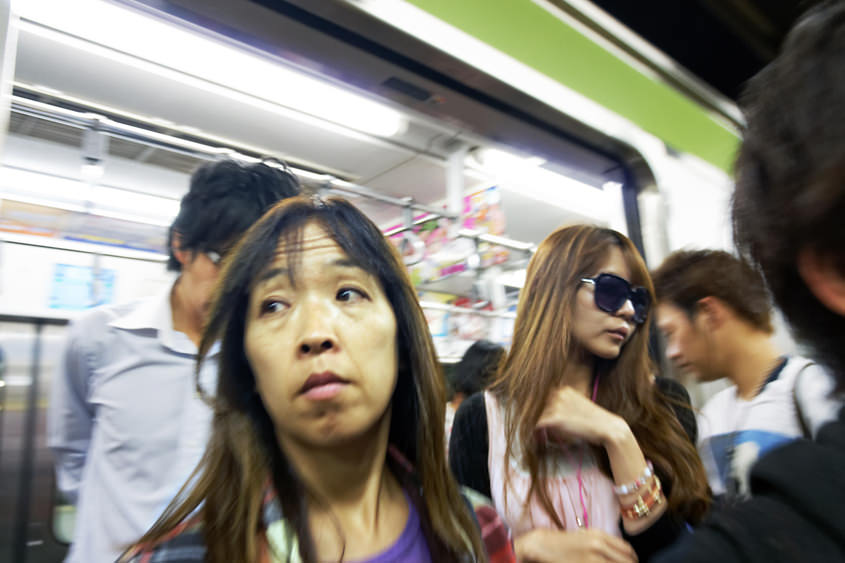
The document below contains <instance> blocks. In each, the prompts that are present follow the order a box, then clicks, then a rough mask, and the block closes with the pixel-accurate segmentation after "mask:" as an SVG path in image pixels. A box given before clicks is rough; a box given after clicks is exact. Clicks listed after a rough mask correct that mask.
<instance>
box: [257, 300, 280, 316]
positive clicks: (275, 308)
mask: <svg viewBox="0 0 845 563" xmlns="http://www.w3.org/2000/svg"><path fill="white" fill-rule="evenodd" d="M285 307H286V305H285V303H284V302H282V301H279V300H278V299H267V300H266V301H264V302H263V303H261V311H260V313H261V314H262V315H268V314H273V313H278V312H280V311H283V310H284V309H285Z"/></svg>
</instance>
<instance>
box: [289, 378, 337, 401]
mask: <svg viewBox="0 0 845 563" xmlns="http://www.w3.org/2000/svg"><path fill="white" fill-rule="evenodd" d="M348 384H349V381H347V380H346V379H343V378H342V377H340V376H339V375H336V374H334V373H332V372H330V371H327V372H323V373H312V374H311V375H309V376H308V379H306V380H305V383H303V384H302V387H301V388H300V389H299V394H300V395H304V396H305V397H306V398H308V399H311V400H314V401H325V400H327V399H332V398H334V397H336V396H337V394H338V393H340V392H341V391H342V390H343V388H344V387H346V386H347V385H348Z"/></svg>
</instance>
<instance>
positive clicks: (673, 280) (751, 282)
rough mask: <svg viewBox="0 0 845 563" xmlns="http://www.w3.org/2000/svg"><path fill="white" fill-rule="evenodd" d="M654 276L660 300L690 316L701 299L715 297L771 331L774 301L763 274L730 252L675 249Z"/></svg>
mask: <svg viewBox="0 0 845 563" xmlns="http://www.w3.org/2000/svg"><path fill="white" fill-rule="evenodd" d="M651 279H652V281H653V282H654V291H655V293H656V294H657V300H658V301H660V302H663V303H669V304H672V305H675V306H676V307H678V308H680V309H682V310H683V311H684V312H685V313H686V314H687V315H688V316H689V317H690V319H692V318H693V317H695V314H696V313H697V312H698V302H699V300H701V299H703V298H705V297H716V298H718V299H719V300H720V301H722V302H723V303H725V304H726V305H728V306H729V307H730V308H731V309H732V310H733V311H734V312H735V313H736V314H737V315H738V316H739V317H740V318H741V319H743V320H745V321H746V322H747V323H749V324H750V325H751V326H752V327H754V328H755V329H757V330H760V331H763V332H768V333H771V332H772V318H771V317H772V315H771V303H770V301H769V294H768V292H767V291H766V284H765V282H764V281H763V278H762V276H761V275H760V273H759V272H758V271H757V270H755V269H754V268H752V267H751V266H749V265H748V264H747V263H746V262H743V261H742V260H740V259H738V258H737V257H735V256H733V255H731V254H728V253H727V252H724V251H722V250H680V251H677V252H673V253H672V254H670V255H669V256H668V257H667V258H666V260H664V261H663V264H661V265H660V267H659V268H657V270H655V271H654V272H653V273H652V275H651Z"/></svg>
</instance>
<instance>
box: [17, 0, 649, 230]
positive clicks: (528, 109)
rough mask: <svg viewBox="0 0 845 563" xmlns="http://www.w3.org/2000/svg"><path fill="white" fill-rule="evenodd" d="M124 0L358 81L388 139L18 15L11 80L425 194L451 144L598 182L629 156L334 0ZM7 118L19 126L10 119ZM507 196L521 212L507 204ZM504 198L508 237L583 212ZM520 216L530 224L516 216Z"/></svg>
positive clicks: (379, 216) (153, 155) (479, 183)
mask: <svg viewBox="0 0 845 563" xmlns="http://www.w3.org/2000/svg"><path fill="white" fill-rule="evenodd" d="M122 3H123V4H128V5H130V6H131V7H133V8H134V9H141V10H147V11H149V10H152V11H153V12H155V14H156V15H157V16H158V17H164V18H165V19H167V18H169V19H173V18H174V17H176V18H178V19H179V20H180V22H181V24H182V25H183V26H184V25H189V24H186V23H185V22H186V21H189V22H192V23H191V25H200V26H202V27H203V28H206V29H212V30H215V31H216V32H218V33H222V34H224V35H225V36H227V37H228V38H231V39H234V40H236V41H238V42H239V45H241V43H243V44H248V45H249V46H250V47H249V48H251V49H254V50H255V49H257V50H260V52H261V54H262V56H263V57H265V58H266V57H268V55H269V56H270V57H271V58H270V59H269V60H273V59H272V57H275V58H276V60H277V61H278V62H279V63H280V64H282V65H288V66H290V65H295V66H297V67H299V68H301V69H307V70H308V71H310V72H313V73H319V74H320V75H321V76H323V77H328V78H329V79H331V80H335V81H337V82H338V83H341V84H343V85H345V86H346V87H351V88H357V89H358V90H359V91H361V92H365V93H367V94H368V95H370V96H372V97H374V98H376V99H378V100H380V101H382V102H384V103H386V104H388V105H392V106H393V107H394V108H397V109H399V110H400V111H401V112H402V113H403V115H404V116H405V118H406V119H407V127H406V128H405V129H404V130H403V131H401V132H399V133H397V134H396V135H394V136H392V137H379V136H376V135H372V134H366V133H360V132H356V131H352V130H350V129H345V128H342V127H338V126H327V125H325V123H323V124H320V123H317V121H316V120H314V119H309V118H307V117H306V118H303V117H302V116H301V115H299V116H297V115H294V114H293V113H292V112H285V111H278V107H271V106H272V104H263V103H256V102H255V100H250V99H246V98H244V97H243V96H238V95H235V94H233V93H232V92H231V91H227V90H226V89H225V88H219V87H215V85H214V84H212V85H210V86H209V84H205V83H202V81H201V80H195V79H193V78H192V77H186V76H178V73H174V72H167V71H166V69H165V70H164V71H162V69H160V68H153V67H154V65H149V64H140V65H139V64H130V63H131V61H130V62H127V57H126V56H125V55H121V54H118V53H114V52H109V51H108V49H106V48H104V47H101V46H96V45H93V44H91V43H90V42H88V43H86V42H85V40H79V39H76V40H73V41H63V40H60V39H57V37H56V36H57V34H56V33H54V32H51V33H42V32H41V31H40V29H39V28H38V26H37V25H29V26H24V28H23V29H22V30H21V32H20V39H19V45H18V58H17V62H16V77H15V79H16V82H17V85H18V89H19V90H27V91H30V92H40V93H45V92H46V93H50V92H52V93H53V94H54V95H55V97H56V99H63V100H78V101H79V102H80V104H81V105H82V106H84V105H85V104H89V105H90V108H91V110H92V111H103V112H105V113H107V114H109V115H117V114H126V115H128V116H131V117H132V118H136V119H138V120H141V121H144V120H146V121H149V122H150V123H155V124H158V126H159V129H161V128H162V127H164V128H166V127H167V124H171V125H173V127H174V128H178V129H179V130H180V131H188V130H193V131H196V133H197V135H200V136H202V137H205V138H208V139H214V138H217V139H221V140H225V141H227V142H231V143H233V144H235V145H237V146H239V147H246V148H250V149H253V150H254V153H255V152H257V153H267V152H269V153H271V154H274V155H279V156H283V157H285V158H287V159H289V160H290V161H291V162H292V163H294V164H296V165H299V166H302V167H303V168H308V169H311V170H317V171H324V172H327V173H330V174H333V175H335V176H337V177H340V178H343V179H348V180H351V181H353V182H358V183H363V184H365V185H367V186H368V187H370V188H372V189H375V190H377V191H380V192H383V193H385V194H387V195H392V196H397V197H405V196H410V197H412V198H414V199H415V200H417V201H419V202H421V203H428V204H438V203H439V202H442V201H443V199H444V197H445V195H446V158H447V157H448V155H449V154H450V153H452V152H454V151H455V150H456V149H457V148H460V147H463V148H471V147H473V146H478V145H490V144H497V143H498V144H499V146H506V147H510V148H512V149H514V150H516V151H522V152H523V153H524V154H531V155H536V156H539V157H542V158H545V159H547V161H548V162H547V164H546V165H545V166H546V167H547V168H549V169H552V170H555V171H557V172H560V173H563V174H566V175H568V176H570V177H572V178H575V179H577V180H580V181H581V182H583V183H585V184H588V185H592V186H594V187H597V188H598V187H601V186H602V185H603V183H604V182H605V181H607V180H609V179H610V180H618V179H619V176H620V162H621V160H623V159H625V158H627V157H629V156H630V155H631V153H632V151H631V150H630V148H628V147H627V146H624V145H622V144H620V143H618V142H617V141H615V140H613V139H610V138H608V137H606V136H604V135H602V134H599V133H597V132H595V131H592V130H589V129H587V128H585V127H584V126H583V125H581V124H579V123H578V122H576V121H575V120H574V119H572V118H569V117H568V116H565V115H563V114H561V113H560V112H559V111H557V110H555V109H553V108H549V107H547V106H545V105H543V104H541V103H538V102H536V100H533V99H532V98H530V97H528V96H527V95H525V94H524V93H522V92H520V91H518V90H517V89H515V88H513V87H512V86H510V85H508V84H504V83H501V82H499V81H497V80H495V79H493V78H491V77H489V76H487V75H485V74H483V73H481V72H479V71H477V70H476V69H473V68H471V67H469V66H468V65H466V64H464V63H461V62H459V61H457V60H456V59H454V58H452V57H451V56H449V55H448V54H446V53H442V52H439V51H437V50H436V49H434V48H433V47H431V46H428V45H424V44H422V43H420V42H418V41H415V40H412V39H411V38H410V37H408V36H405V35H404V34H403V33H402V32H400V31H399V30H397V29H394V28H392V27H389V26H386V25H385V24H383V23H381V22H377V21H375V20H373V19H371V18H370V17H369V16H367V15H366V14H363V13H360V12H358V11H357V10H356V9H355V8H354V7H352V6H350V5H347V4H345V3H342V2H320V3H309V2H274V3H273V8H274V9H272V10H271V9H268V8H266V7H264V6H261V5H259V4H258V3H255V2H249V1H246V0H225V1H224V0H204V1H202V2H200V1H194V0H181V1H179V2H163V1H158V0H149V1H139V2H132V1H127V2H122ZM306 7H307V8H308V9H309V10H311V11H307V10H305V8H306ZM58 35H60V34H58ZM215 37H216V38H218V39H219V35H215ZM218 86H219V85H218ZM47 95H49V94H47ZM110 112H113V113H110ZM13 127H19V125H18V124H17V122H16V123H15V124H14V125H13ZM27 127H35V126H34V125H28V126H27ZM39 127H40V126H39ZM13 133H21V134H23V131H22V130H21V129H16V130H13ZM49 140H52V141H54V142H59V143H64V144H72V143H73V142H74V141H75V137H72V138H65V139H60V138H59V130H58V129H56V132H55V133H54V134H53V137H52V138H49ZM77 143H78V141H77ZM112 144H113V145H114V146H113V149H112V151H111V152H112V154H113V155H115V156H121V157H123V158H126V159H129V160H133V161H137V162H138V163H145V164H151V165H155V166H158V167H163V168H167V169H170V170H172V171H177V172H180V173H186V172H188V171H190V170H191V169H193V168H194V166H195V165H196V164H197V163H198V162H199V161H197V160H196V159H193V158H192V157H183V155H179V154H176V153H168V152H167V151H163V150H157V149H150V147H144V146H138V147H134V146H132V145H133V144H132V143H128V142H124V141H121V140H118V139H113V140H112ZM224 144H225V143H224ZM254 153H253V154H254ZM484 184H485V180H484V179H483V178H482V177H480V176H478V175H477V174H476V173H474V172H472V171H471V170H467V171H466V173H465V175H464V185H465V187H466V188H467V189H472V188H475V187H483V185H484ZM532 202H533V203H532ZM356 203H358V204H359V205H361V206H362V207H364V208H366V210H367V211H368V213H370V215H371V216H372V217H373V218H374V219H375V220H376V221H378V222H380V223H382V224H384V223H385V222H390V221H395V220H397V219H398V217H400V214H399V213H398V210H396V209H395V208H390V207H389V206H385V205H379V204H373V203H370V202H365V201H357V202H356ZM511 204H513V205H514V206H515V207H514V209H518V210H519V211H518V212H514V211H513V210H512V209H509V206H510V205H511ZM504 206H505V212H506V214H507V216H508V217H509V223H510V226H509V230H510V231H511V233H510V234H511V236H513V237H515V238H520V239H522V240H529V241H533V242H539V240H541V239H542V238H543V237H544V236H545V234H547V233H548V232H550V231H551V230H552V229H553V228H555V227H556V226H558V225H560V224H561V223H562V222H565V221H568V220H577V219H579V218H580V217H579V216H575V215H572V214H568V213H567V212H566V211H565V210H563V209H561V208H559V207H555V206H549V205H538V204H537V202H536V199H534V200H531V199H530V198H523V199H520V198H519V197H508V198H507V200H506V201H504ZM524 221H529V222H530V223H531V224H530V225H526V226H523V225H522V222H524ZM517 233H523V234H524V235H525V236H521V235H517Z"/></svg>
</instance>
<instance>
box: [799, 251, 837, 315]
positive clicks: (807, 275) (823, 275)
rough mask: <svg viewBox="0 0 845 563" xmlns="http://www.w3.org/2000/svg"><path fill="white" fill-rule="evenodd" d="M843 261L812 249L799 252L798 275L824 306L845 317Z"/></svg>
mask: <svg viewBox="0 0 845 563" xmlns="http://www.w3.org/2000/svg"><path fill="white" fill-rule="evenodd" d="M841 264H842V260H841V258H840V257H839V256H834V255H832V254H830V253H821V252H819V251H817V250H813V249H811V248H803V249H802V250H801V251H799V252H798V274H799V275H800V276H801V278H802V279H803V280H804V283H805V284H807V288H809V290H810V291H811V292H812V293H813V295H815V296H816V299H818V300H819V301H820V302H821V303H822V305H824V306H825V307H827V308H828V309H830V310H831V311H833V312H834V313H836V314H837V315H842V316H845V272H843V271H842V266H841Z"/></svg>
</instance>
